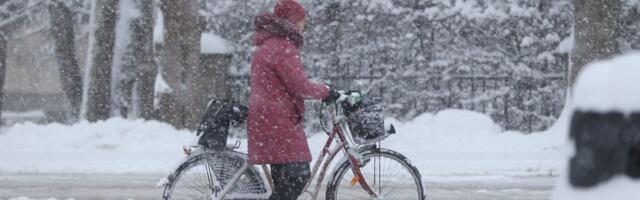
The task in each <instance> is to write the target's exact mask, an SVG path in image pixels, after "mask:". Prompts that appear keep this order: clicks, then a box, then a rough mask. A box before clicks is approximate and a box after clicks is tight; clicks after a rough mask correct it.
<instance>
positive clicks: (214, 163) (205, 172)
mask: <svg viewBox="0 0 640 200" xmlns="http://www.w3.org/2000/svg"><path fill="white" fill-rule="evenodd" d="M245 162H246V159H245V158H244V157H232V156H228V155H225V154H221V155H218V154H206V155H202V157H198V158H194V159H193V161H187V162H185V163H184V165H188V166H185V167H184V168H181V169H182V170H180V171H178V172H176V174H177V175H176V178H175V180H173V181H172V182H171V183H170V184H169V185H168V186H167V187H166V188H165V195H164V196H165V200H200V199H202V200H206V199H210V198H211V196H212V195H214V194H215V192H216V191H214V190H213V188H214V182H215V181H216V180H214V178H216V179H217V181H218V182H219V183H220V186H221V187H223V188H224V187H226V185H227V184H233V185H232V186H233V187H232V188H231V189H230V190H229V192H228V193H227V195H228V196H227V197H230V196H233V197H231V198H232V199H236V198H242V194H265V193H266V192H267V191H266V185H264V183H263V181H262V178H261V177H260V175H259V173H257V171H255V170H253V168H249V169H247V170H245V171H244V172H242V173H243V174H242V175H241V176H240V177H239V178H238V179H237V180H236V181H235V182H234V183H229V181H231V180H230V179H231V178H233V177H234V176H235V174H236V173H238V172H239V170H240V168H241V167H242V166H243V165H244V163H245ZM216 195H217V194H216ZM242 199H246V198H242Z"/></svg>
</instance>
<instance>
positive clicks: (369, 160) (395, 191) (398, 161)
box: [326, 148, 426, 200]
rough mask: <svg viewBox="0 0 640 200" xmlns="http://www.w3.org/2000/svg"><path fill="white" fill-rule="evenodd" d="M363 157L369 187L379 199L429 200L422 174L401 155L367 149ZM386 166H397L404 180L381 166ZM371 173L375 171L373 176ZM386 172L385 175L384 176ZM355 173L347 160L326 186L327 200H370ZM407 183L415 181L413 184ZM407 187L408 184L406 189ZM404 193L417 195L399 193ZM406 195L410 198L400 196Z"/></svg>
mask: <svg viewBox="0 0 640 200" xmlns="http://www.w3.org/2000/svg"><path fill="white" fill-rule="evenodd" d="M361 153H362V162H363V163H364V164H363V166H360V170H362V173H363V176H364V177H365V179H366V180H367V183H368V184H369V185H370V186H371V187H372V188H373V189H374V191H375V192H376V193H377V194H379V195H380V196H381V198H380V197H379V198H380V199H403V200H405V199H406V200H409V199H418V200H425V199H426V195H425V193H424V187H423V185H422V177H421V176H420V172H419V171H418V169H417V168H416V167H415V166H413V165H412V164H411V163H410V162H409V161H408V159H407V158H406V157H405V156H403V155H402V154H400V153H398V152H395V151H392V150H389V149H381V148H373V149H367V150H365V151H364V152H361ZM382 158H384V159H382ZM383 162H385V163H384V165H393V164H395V166H396V167H399V168H402V169H399V172H403V173H404V176H399V175H398V174H393V171H389V170H391V169H389V168H387V167H389V166H385V167H383V166H382V165H383ZM376 168H377V169H376ZM371 169H373V174H372V172H371ZM383 170H384V173H382V171H383ZM352 171H353V170H351V162H349V161H348V160H346V161H345V162H343V163H342V164H340V165H339V166H338V167H337V168H336V169H335V170H334V172H333V174H332V175H331V177H330V178H329V182H328V183H327V191H326V199H328V200H346V199H371V197H370V196H369V194H368V193H367V192H366V191H365V190H364V189H363V188H362V187H361V186H360V184H357V183H354V179H352V177H353V172H352ZM375 172H380V173H375ZM389 172H391V173H389ZM347 174H351V176H345V175H347ZM401 175H402V174H401ZM407 176H410V177H407ZM406 179H413V182H411V181H410V180H406ZM387 183H388V184H387ZM407 183H409V184H408V185H407ZM401 189H408V190H410V191H413V190H415V191H414V192H410V193H408V192H407V191H400V190H401ZM403 194H408V196H400V195H403Z"/></svg>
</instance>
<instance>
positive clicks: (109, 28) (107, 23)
mask: <svg viewBox="0 0 640 200" xmlns="http://www.w3.org/2000/svg"><path fill="white" fill-rule="evenodd" d="M118 2H119V1H118V0H111V1H96V3H97V5H96V6H97V8H98V9H97V12H98V13H96V14H97V20H96V22H97V26H98V27H97V29H96V46H95V47H96V49H95V55H93V60H94V62H93V67H92V68H91V77H92V78H91V83H90V85H89V96H88V97H89V98H88V103H87V104H88V112H87V120H89V121H97V120H104V119H107V118H109V116H110V115H111V64H112V62H113V46H114V39H115V23H116V16H117V15H116V10H117V7H118Z"/></svg>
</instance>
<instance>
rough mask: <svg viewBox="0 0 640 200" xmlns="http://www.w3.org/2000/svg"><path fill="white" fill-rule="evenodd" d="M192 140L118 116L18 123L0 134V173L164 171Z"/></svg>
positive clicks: (163, 127)
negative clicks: (65, 122)
mask: <svg viewBox="0 0 640 200" xmlns="http://www.w3.org/2000/svg"><path fill="white" fill-rule="evenodd" d="M193 138H194V137H193V135H192V134H190V133H189V132H188V131H180V130H176V129H174V128H173V127H171V126H170V125H167V124H163V123H160V122H155V121H142V120H134V121H130V120H125V119H121V118H113V119H109V120H107V121H102V122H97V123H87V122H82V123H78V124H75V125H72V126H67V125H62V124H48V125H36V124H32V123H25V124H17V125H15V126H13V127H11V128H9V129H8V130H7V132H6V134H4V135H1V136H0V160H2V161H3V162H0V172H2V171H4V172H47V173H80V172H87V173H91V172H105V173H107V172H108V173H128V172H135V173H165V172H166V171H167V168H170V167H171V166H173V165H175V163H177V162H179V161H180V160H181V159H182V151H181V148H182V144H188V143H190V142H191V141H192V140H193ZM167 166H170V167H167Z"/></svg>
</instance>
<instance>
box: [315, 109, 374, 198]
mask: <svg viewBox="0 0 640 200" xmlns="http://www.w3.org/2000/svg"><path fill="white" fill-rule="evenodd" d="M339 122H340V123H334V126H333V131H332V132H331V133H330V134H329V138H328V139H327V142H326V143H325V145H324V147H323V148H322V152H321V153H320V156H319V157H318V159H317V160H316V163H315V164H314V166H313V170H312V171H311V177H310V178H309V181H308V182H307V184H306V185H305V187H304V189H303V191H304V192H306V193H309V194H310V195H311V198H312V199H313V200H315V199H317V197H318V194H319V192H320V187H321V186H322V181H323V180H324V176H325V175H326V172H327V170H328V168H329V166H330V165H331V162H332V161H333V159H334V158H335V156H336V155H337V154H338V151H340V150H344V152H345V157H346V158H348V159H349V161H350V162H351V166H352V168H351V169H352V170H353V174H355V175H356V177H355V178H357V181H358V183H360V186H362V188H363V189H364V190H365V191H367V193H369V195H371V197H373V198H375V197H378V194H376V193H375V192H374V191H373V189H371V187H370V186H369V184H368V183H367V181H366V180H365V179H364V176H363V175H362V172H361V171H360V169H359V168H358V166H360V162H361V159H360V155H359V154H358V153H357V152H356V151H355V150H354V149H353V148H352V147H351V144H350V143H349V140H347V136H345V133H344V132H343V128H342V127H343V126H342V125H346V122H345V121H344V120H343V119H340V120H339ZM346 127H348V126H346ZM344 130H347V131H348V128H347V129H344ZM336 136H337V138H338V143H337V146H336V147H334V148H333V149H330V147H331V143H333V141H334V139H335V138H336ZM325 156H329V157H328V158H327V160H326V161H325ZM323 161H324V162H323ZM320 165H322V169H321V170H320V171H318V170H319V168H320ZM318 172H320V174H319V176H318V180H317V182H316V185H315V189H314V190H313V192H310V191H308V189H309V187H310V186H311V183H312V182H313V179H314V178H315V176H316V175H318Z"/></svg>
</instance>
